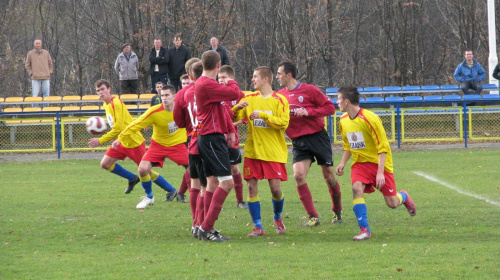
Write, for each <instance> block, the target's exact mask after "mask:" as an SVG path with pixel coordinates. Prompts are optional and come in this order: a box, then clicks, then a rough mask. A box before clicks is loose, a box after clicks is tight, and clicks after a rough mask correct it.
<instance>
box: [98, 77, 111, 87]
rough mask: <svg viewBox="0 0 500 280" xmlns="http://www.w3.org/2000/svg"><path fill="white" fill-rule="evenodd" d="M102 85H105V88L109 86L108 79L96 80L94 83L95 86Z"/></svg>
mask: <svg viewBox="0 0 500 280" xmlns="http://www.w3.org/2000/svg"><path fill="white" fill-rule="evenodd" d="M102 85H105V86H106V87H107V88H110V87H111V84H110V83H109V82H108V80H104V79H100V80H97V81H96V82H95V84H94V86H95V87H96V88H98V87H101V86H102Z"/></svg>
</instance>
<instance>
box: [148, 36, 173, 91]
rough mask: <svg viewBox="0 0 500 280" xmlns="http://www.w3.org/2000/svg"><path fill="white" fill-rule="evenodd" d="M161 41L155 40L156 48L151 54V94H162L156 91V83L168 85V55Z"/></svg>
mask: <svg viewBox="0 0 500 280" xmlns="http://www.w3.org/2000/svg"><path fill="white" fill-rule="evenodd" d="M161 45H162V42H161V39H155V40H154V48H153V49H152V50H151V52H150V53H149V62H150V64H151V66H150V67H149V74H150V75H151V92H152V93H156V94H160V93H159V92H158V91H156V87H155V85H156V83H158V82H162V83H163V84H165V85H166V84H167V83H168V55H167V54H168V53H167V49H165V48H164V47H162V46H161Z"/></svg>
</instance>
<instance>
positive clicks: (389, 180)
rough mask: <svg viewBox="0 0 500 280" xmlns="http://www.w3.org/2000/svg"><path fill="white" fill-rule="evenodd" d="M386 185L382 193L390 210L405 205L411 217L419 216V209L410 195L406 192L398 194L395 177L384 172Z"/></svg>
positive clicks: (381, 190)
mask: <svg viewBox="0 0 500 280" xmlns="http://www.w3.org/2000/svg"><path fill="white" fill-rule="evenodd" d="M384 176H385V185H384V186H383V187H382V188H381V189H380V192H382V194H383V195H384V199H385V203H386V204H387V206H389V207H390V208H396V207H398V206H400V205H402V204H403V205H404V206H405V207H406V209H407V210H408V213H409V214H410V216H415V215H416V214H417V208H416V206H415V203H413V200H412V199H411V197H410V195H409V194H408V192H406V191H400V192H396V183H395V181H394V175H393V174H392V173H387V172H384Z"/></svg>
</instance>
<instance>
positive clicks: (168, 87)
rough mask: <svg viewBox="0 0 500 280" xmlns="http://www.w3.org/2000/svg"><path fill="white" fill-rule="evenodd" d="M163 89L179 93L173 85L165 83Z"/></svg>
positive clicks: (173, 93)
mask: <svg viewBox="0 0 500 280" xmlns="http://www.w3.org/2000/svg"><path fill="white" fill-rule="evenodd" d="M161 90H162V91H164V90H170V92H171V93H172V95H175V94H176V93H177V91H175V87H174V86H173V85H168V84H167V85H164V86H163V88H162V89H161Z"/></svg>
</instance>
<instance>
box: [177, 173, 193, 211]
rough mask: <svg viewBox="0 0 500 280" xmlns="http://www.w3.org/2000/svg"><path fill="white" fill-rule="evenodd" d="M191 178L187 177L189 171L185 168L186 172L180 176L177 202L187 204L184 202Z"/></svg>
mask: <svg viewBox="0 0 500 280" xmlns="http://www.w3.org/2000/svg"><path fill="white" fill-rule="evenodd" d="M189 185H191V178H190V177H189V170H188V169H187V168H186V172H184V175H183V176H182V182H181V186H180V187H179V192H178V193H177V201H178V202H181V203H187V201H186V195H185V193H186V191H187V190H188V189H190V187H189Z"/></svg>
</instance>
